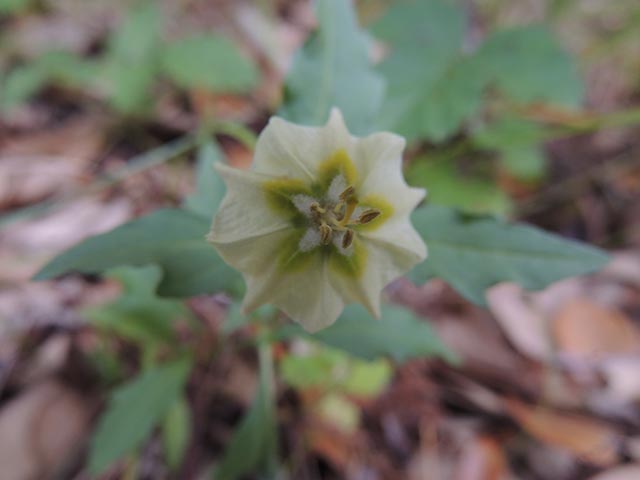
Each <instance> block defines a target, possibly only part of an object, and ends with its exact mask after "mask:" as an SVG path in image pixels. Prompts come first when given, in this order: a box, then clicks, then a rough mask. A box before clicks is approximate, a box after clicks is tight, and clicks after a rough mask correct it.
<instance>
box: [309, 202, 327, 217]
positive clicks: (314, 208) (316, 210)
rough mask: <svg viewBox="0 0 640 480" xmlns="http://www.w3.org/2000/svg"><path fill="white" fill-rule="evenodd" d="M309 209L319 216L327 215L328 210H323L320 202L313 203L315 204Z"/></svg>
mask: <svg viewBox="0 0 640 480" xmlns="http://www.w3.org/2000/svg"><path fill="white" fill-rule="evenodd" d="M309 209H310V210H311V211H312V212H313V213H318V214H322V213H327V210H326V209H324V208H322V207H321V206H320V204H319V203H318V202H313V203H312V204H311V205H310V206H309Z"/></svg>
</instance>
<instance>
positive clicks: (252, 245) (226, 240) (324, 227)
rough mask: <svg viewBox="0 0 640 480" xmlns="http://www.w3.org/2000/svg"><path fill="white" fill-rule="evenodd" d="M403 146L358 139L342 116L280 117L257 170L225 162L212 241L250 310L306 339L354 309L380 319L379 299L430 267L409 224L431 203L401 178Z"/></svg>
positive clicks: (263, 143)
mask: <svg viewBox="0 0 640 480" xmlns="http://www.w3.org/2000/svg"><path fill="white" fill-rule="evenodd" d="M404 146H405V141H404V138H402V137H399V136H397V135H394V134H392V133H387V132H380V133H374V134H372V135H369V136H367V137H364V138H359V137H354V136H352V135H351V134H350V133H349V131H348V130H347V127H346V125H345V123H344V120H343V118H342V114H341V113H340V111H339V110H338V109H336V108H334V109H333V110H332V111H331V115H330V118H329V121H328V123H327V124H326V125H325V126H324V127H317V128H314V127H303V126H299V125H295V124H292V123H289V122H286V121H284V120H282V119H280V118H277V117H273V118H271V120H270V121H269V124H268V125H267V127H266V128H265V129H264V131H263V132H262V133H261V134H260V137H259V139H258V142H257V144H256V149H255V156H254V163H253V168H252V169H251V170H249V171H243V170H238V169H234V168H230V167H228V166H225V165H220V164H218V165H217V166H216V168H217V171H218V173H219V174H220V175H221V176H222V178H223V179H224V181H225V183H226V185H227V193H226V195H225V197H224V199H223V201H222V204H221V205H220V209H219V210H218V213H217V214H216V216H215V218H214V220H213V226H212V229H211V233H210V234H209V235H208V237H207V238H208V240H209V241H210V242H211V243H212V244H213V245H214V246H215V248H216V249H217V250H218V252H219V253H220V255H221V256H222V258H223V259H224V260H225V261H226V262H227V263H228V264H229V265H231V266H232V267H234V268H236V269H237V270H239V271H240V272H241V273H242V274H243V276H244V278H245V281H246V283H247V293H246V296H245V298H244V302H243V309H244V311H245V312H250V311H252V310H254V309H255V308H257V307H259V306H260V305H263V304H265V303H270V304H272V305H275V306H277V307H279V308H280V309H282V310H283V311H284V312H285V313H286V314H287V315H288V316H289V317H290V318H292V319H293V320H295V321H296V322H298V323H300V324H301V325H302V326H303V327H304V328H305V329H306V330H307V331H310V332H315V331H318V330H320V329H322V328H325V327H328V326H329V325H331V324H332V323H333V322H335V320H336V319H337V318H338V316H339V315H340V313H341V312H342V309H343V308H344V306H345V304H347V303H361V304H363V305H364V306H365V307H366V308H367V309H368V310H369V312H371V314H372V315H374V316H376V317H379V316H380V294H381V291H382V289H383V288H384V287H385V286H386V285H387V284H388V283H389V282H390V281H392V280H393V279H395V278H397V277H399V276H400V275H402V274H404V273H406V272H408V271H409V270H410V269H411V268H412V267H413V266H414V265H416V264H417V263H419V262H421V261H423V260H424V259H425V258H426V256H427V249H426V246H425V244H424V242H423V241H422V238H420V235H418V233H417V232H416V231H415V229H414V228H413V226H412V225H411V222H410V220H409V215H410V213H411V211H412V210H413V209H414V208H415V207H416V206H417V205H418V203H419V202H420V201H421V200H422V198H423V197H424V195H425V192H424V190H422V189H417V188H411V187H409V186H408V185H407V184H406V182H405V180H404V177H403V175H402V151H403V149H404Z"/></svg>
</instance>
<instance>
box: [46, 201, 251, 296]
mask: <svg viewBox="0 0 640 480" xmlns="http://www.w3.org/2000/svg"><path fill="white" fill-rule="evenodd" d="M209 223H210V221H209V220H207V219H205V218H203V217H201V216H199V215H196V214H194V213H191V212H188V211H185V210H180V209H165V210H158V211H156V212H154V213H152V214H150V215H147V216H145V217H142V218H139V219H137V220H134V221H132V222H130V223H127V224H125V225H123V226H121V227H118V228H116V229H114V230H112V231H110V232H107V233H104V234H102V235H98V236H95V237H92V238H89V239H87V240H85V241H84V242H81V243H80V244H78V245H76V246H74V247H72V248H71V249H69V250H67V251H66V252H64V253H62V254H61V255H59V256H58V257H56V258H54V259H53V260H52V261H51V262H50V263H49V264H47V265H46V266H45V267H44V268H43V269H42V270H41V271H40V272H38V274H37V275H36V276H35V279H36V280H46V279H49V278H53V277H57V276H60V275H63V274H67V273H72V272H81V273H102V272H105V271H106V270H108V269H110V268H113V267H116V266H120V265H149V264H155V265H158V266H160V267H161V268H162V270H163V272H164V275H163V277H162V280H161V281H160V285H159V286H158V293H159V294H160V295H163V296H172V297H189V296H193V295H199V294H202V293H212V292H216V291H220V290H227V291H231V292H232V293H237V292H239V291H241V290H242V287H241V284H242V283H241V280H240V274H239V273H238V272H236V271H235V270H234V269H232V268H231V267H229V266H227V265H226V264H225V263H224V261H223V260H222V259H221V258H220V256H219V255H218V254H217V253H216V251H215V249H214V248H213V247H212V246H211V245H209V243H208V242H207V241H206V240H205V235H206V233H207V232H208V231H209Z"/></svg>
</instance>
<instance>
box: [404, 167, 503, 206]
mask: <svg viewBox="0 0 640 480" xmlns="http://www.w3.org/2000/svg"><path fill="white" fill-rule="evenodd" d="M407 180H408V182H409V183H410V184H411V185H413V186H416V187H422V188H426V189H427V199H428V201H429V202H430V203H434V204H437V205H445V206H449V207H456V208H459V209H461V210H464V211H465V212H471V213H493V214H496V215H506V214H507V213H509V211H510V210H511V208H512V206H511V201H510V199H509V197H508V196H507V195H506V194H505V193H504V192H503V191H502V190H500V189H499V188H498V186H497V185H496V183H495V182H494V181H492V180H489V179H486V178H483V177H480V176H473V177H472V176H468V175H463V174H462V173H461V172H459V171H458V170H457V169H456V167H455V165H454V164H453V163H452V161H443V160H441V159H437V158H436V159H434V161H431V159H429V158H426V157H422V158H418V159H416V160H415V161H413V162H412V163H411V167H410V168H409V170H408V171H407Z"/></svg>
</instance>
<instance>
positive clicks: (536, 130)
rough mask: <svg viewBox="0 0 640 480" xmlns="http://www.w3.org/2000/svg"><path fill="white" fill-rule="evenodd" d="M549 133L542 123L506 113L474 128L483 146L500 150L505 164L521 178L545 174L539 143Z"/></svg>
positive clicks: (477, 143)
mask: <svg viewBox="0 0 640 480" xmlns="http://www.w3.org/2000/svg"><path fill="white" fill-rule="evenodd" d="M547 136H548V131H547V129H546V128H544V127H543V126H542V125H540V124H538V123H536V122H532V121H528V120H523V119H519V118H510V117H504V118H500V119H498V120H497V121H495V122H493V123H491V124H489V125H486V126H484V127H482V128H478V129H476V130H475V131H474V132H473V142H474V144H475V145H477V146H478V147H480V148H483V149H486V150H494V151H497V152H499V153H500V156H499V158H500V161H501V163H502V166H503V167H504V168H505V169H506V170H507V171H508V172H509V173H511V174H512V175H514V176H515V177H517V178H520V179H522V180H536V179H539V178H540V177H542V175H543V174H544V171H545V167H546V162H545V158H544V154H543V152H542V151H541V149H540V144H541V143H542V142H543V141H544V139H545V138H547Z"/></svg>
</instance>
